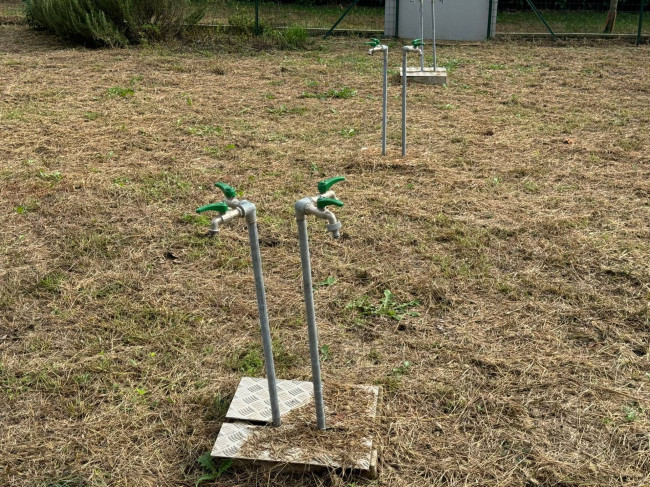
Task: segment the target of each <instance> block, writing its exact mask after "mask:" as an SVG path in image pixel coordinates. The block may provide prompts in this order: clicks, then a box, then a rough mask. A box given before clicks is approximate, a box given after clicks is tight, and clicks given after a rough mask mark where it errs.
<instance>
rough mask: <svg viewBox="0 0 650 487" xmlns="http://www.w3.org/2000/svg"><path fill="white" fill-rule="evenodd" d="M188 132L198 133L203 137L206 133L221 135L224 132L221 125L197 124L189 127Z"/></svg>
mask: <svg viewBox="0 0 650 487" xmlns="http://www.w3.org/2000/svg"><path fill="white" fill-rule="evenodd" d="M187 133H188V134H191V135H198V136H199V137H203V136H206V135H221V134H222V133H223V128H221V127H220V126H219V125H197V126H193V127H187Z"/></svg>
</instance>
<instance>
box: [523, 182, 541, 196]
mask: <svg viewBox="0 0 650 487" xmlns="http://www.w3.org/2000/svg"><path fill="white" fill-rule="evenodd" d="M524 191H525V192H526V193H537V192H538V191H539V185H538V184H537V183H536V182H534V181H525V182H524Z"/></svg>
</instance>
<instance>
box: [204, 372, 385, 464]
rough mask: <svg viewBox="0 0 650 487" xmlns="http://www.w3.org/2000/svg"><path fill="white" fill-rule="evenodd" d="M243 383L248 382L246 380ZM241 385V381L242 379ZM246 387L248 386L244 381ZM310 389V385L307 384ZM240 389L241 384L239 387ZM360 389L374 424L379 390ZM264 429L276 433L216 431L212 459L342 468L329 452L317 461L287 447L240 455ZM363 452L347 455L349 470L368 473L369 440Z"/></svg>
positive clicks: (248, 427)
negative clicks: (368, 396)
mask: <svg viewBox="0 0 650 487" xmlns="http://www.w3.org/2000/svg"><path fill="white" fill-rule="evenodd" d="M245 379H249V380H250V379H251V378H250V377H246V378H245ZM242 382H244V381H243V379H242ZM286 382H298V381H286ZM246 383H247V384H250V383H251V382H248V381H246ZM307 384H309V385H310V386H311V382H307ZM240 387H241V384H240ZM358 387H360V388H362V389H365V390H367V391H368V393H369V394H371V397H372V400H371V403H370V409H369V411H368V421H373V420H374V417H375V415H376V411H377V406H378V404H377V401H378V399H379V388H378V387H375V386H358ZM264 428H266V429H267V431H268V430H271V431H273V430H275V428H273V427H272V426H263V425H253V424H249V423H243V422H239V421H236V422H233V423H224V424H223V425H222V426H221V430H220V431H219V436H218V437H217V440H216V441H215V443H214V447H213V448H212V456H213V457H220V458H233V459H239V460H252V461H255V460H261V461H269V462H278V463H289V464H294V465H314V466H326V467H333V468H337V467H340V466H341V465H340V464H339V463H338V462H337V461H336V460H335V458H338V457H340V455H341V452H336V451H331V453H330V454H328V455H325V454H321V455H319V456H317V457H311V456H309V455H308V454H307V453H305V452H303V451H302V450H301V449H300V448H297V447H287V448H284V449H278V448H274V449H273V451H271V449H270V448H265V447H264V446H261V447H260V449H259V450H257V451H255V452H251V453H248V454H246V455H243V454H242V453H241V449H242V447H243V445H244V444H245V443H246V440H247V439H248V438H249V437H250V435H252V434H254V433H255V432H256V431H261V430H262V429H264ZM292 428H294V425H292V424H286V423H285V424H283V425H282V426H280V427H279V428H277V430H278V432H281V434H283V435H286V434H290V430H291V429H292ZM363 446H364V449H363V451H359V452H355V453H353V454H352V455H350V452H346V458H348V459H349V458H350V457H351V456H352V458H355V459H356V460H355V465H354V466H353V467H352V468H354V469H357V470H361V471H367V470H369V469H370V468H371V462H372V450H373V448H372V439H371V438H366V439H364V441H363Z"/></svg>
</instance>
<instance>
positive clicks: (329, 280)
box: [316, 168, 336, 287]
mask: <svg viewBox="0 0 650 487" xmlns="http://www.w3.org/2000/svg"><path fill="white" fill-rule="evenodd" d="M317 169H318V168H317ZM335 282H336V278H335V277H334V276H328V278H327V279H325V280H324V281H322V282H319V283H317V284H316V287H327V286H331V285H332V284H334V283H335Z"/></svg>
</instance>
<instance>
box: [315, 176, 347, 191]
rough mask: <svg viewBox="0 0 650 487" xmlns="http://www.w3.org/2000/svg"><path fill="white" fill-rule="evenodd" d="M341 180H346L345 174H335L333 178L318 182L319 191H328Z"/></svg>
mask: <svg viewBox="0 0 650 487" xmlns="http://www.w3.org/2000/svg"><path fill="white" fill-rule="evenodd" d="M341 181H345V178H344V177H343V176H334V177H333V178H329V179H324V180H323V181H320V182H319V183H318V192H319V193H320V194H323V193H327V192H328V191H329V189H330V188H331V187H332V186H334V185H335V184H336V183H339V182H341Z"/></svg>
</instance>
